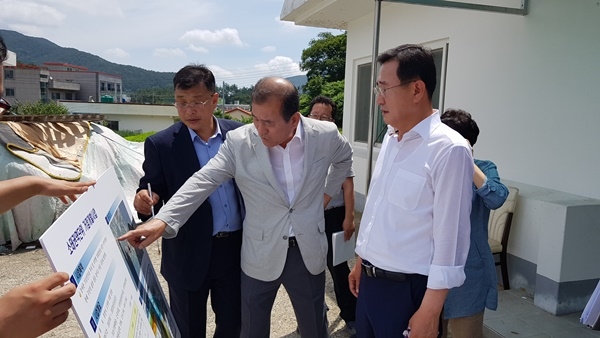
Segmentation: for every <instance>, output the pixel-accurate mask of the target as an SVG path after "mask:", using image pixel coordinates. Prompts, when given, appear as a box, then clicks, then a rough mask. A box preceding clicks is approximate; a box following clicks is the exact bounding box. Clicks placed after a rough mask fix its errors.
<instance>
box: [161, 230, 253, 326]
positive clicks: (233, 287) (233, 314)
mask: <svg viewBox="0 0 600 338" xmlns="http://www.w3.org/2000/svg"><path fill="white" fill-rule="evenodd" d="M241 246H242V231H241V230H239V231H235V232H232V233H230V235H229V237H224V238H216V237H213V240H212V253H211V259H210V267H209V269H208V273H207V275H206V278H205V279H204V282H203V283H202V285H200V288H199V289H198V290H195V291H190V290H185V289H181V288H177V287H174V286H171V285H169V297H170V304H171V311H172V312H173V316H174V317H175V321H176V322H177V326H178V327H179V331H180V332H181V337H182V338H186V337H190V338H192V337H193V338H198V337H199V338H203V337H206V301H207V299H208V294H209V291H210V303H211V306H212V309H213V311H214V313H215V322H216V329H215V334H214V337H215V338H233V337H236V338H237V337H239V336H240V331H241V287H240V271H241V268H240V248H241Z"/></svg>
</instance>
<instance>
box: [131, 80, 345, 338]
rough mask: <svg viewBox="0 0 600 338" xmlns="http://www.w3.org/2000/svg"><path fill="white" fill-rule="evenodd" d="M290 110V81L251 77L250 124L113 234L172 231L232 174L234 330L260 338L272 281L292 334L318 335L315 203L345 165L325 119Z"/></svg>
mask: <svg viewBox="0 0 600 338" xmlns="http://www.w3.org/2000/svg"><path fill="white" fill-rule="evenodd" d="M298 110H299V97H298V91H297V89H296V88H295V87H294V85H293V84H292V83H290V82H289V81H287V80H285V79H281V78H273V77H269V78H263V79H261V80H259V81H258V83H257V84H256V86H255V87H254V91H253V93H252V115H253V118H254V121H253V125H247V126H244V127H240V128H238V129H236V130H233V131H230V132H229V133H228V134H227V140H226V141H225V143H224V144H223V145H222V146H221V148H220V150H219V152H218V154H217V155H216V156H215V157H213V159H212V160H211V161H210V162H208V164H207V165H205V166H204V167H203V168H202V169H201V170H199V171H198V172H196V173H195V174H194V175H193V176H192V177H191V178H190V179H188V181H187V182H186V183H185V184H184V185H183V186H182V187H181V188H180V189H179V191H178V192H177V193H176V194H175V195H174V196H173V197H171V199H170V200H169V202H168V203H167V204H166V205H165V206H164V207H163V208H162V209H161V210H160V213H158V214H157V215H156V217H155V218H154V219H153V220H151V221H149V222H147V223H144V224H142V225H140V226H139V227H138V228H137V229H135V230H132V231H130V232H128V233H127V234H125V235H123V236H122V237H121V238H120V240H125V239H127V240H128V241H129V242H130V243H131V244H132V245H134V246H136V247H139V248H144V247H147V246H148V245H150V244H151V243H152V242H154V241H155V240H156V239H158V238H159V237H161V236H163V237H165V238H172V237H175V236H177V232H178V230H179V228H180V227H181V226H182V225H183V224H184V223H185V222H186V220H187V219H188V218H189V217H190V215H191V214H192V213H193V212H194V211H195V210H196V208H198V206H199V205H200V204H201V203H202V202H203V201H204V200H205V199H206V198H207V197H208V196H209V195H210V193H211V192H212V191H214V190H215V189H217V187H218V186H219V185H220V184H221V183H222V182H223V181H225V180H227V179H230V178H234V179H235V181H236V183H237V185H238V187H239V189H240V192H241V194H242V196H243V198H244V202H245V204H246V218H245V219H244V223H243V242H242V253H241V266H242V335H241V336H242V337H252V338H260V337H269V331H270V318H271V309H272V307H273V302H274V300H275V296H276V295H277V290H278V289H279V287H280V285H282V284H283V286H284V287H285V288H286V290H287V292H288V294H289V296H290V299H291V301H292V306H293V307H294V312H295V313H296V318H297V321H298V326H299V329H300V333H301V334H302V336H306V337H327V326H326V323H325V314H324V311H323V304H324V290H325V266H326V258H327V239H326V237H325V222H324V218H323V206H324V205H326V204H327V203H329V200H330V199H331V196H334V195H335V194H336V193H337V192H338V191H339V190H340V187H341V186H342V182H343V181H344V179H345V178H346V173H347V172H348V170H349V169H350V168H351V166H352V149H351V147H350V145H349V144H348V141H347V140H346V139H345V138H344V137H343V136H341V135H340V133H339V132H338V131H337V128H336V126H335V124H333V123H327V122H321V121H315V120H311V119H307V118H304V117H302V116H301V115H300V113H299V112H298ZM330 165H331V166H332V168H333V169H332V171H331V172H330V173H329V175H328V174H327V171H328V169H329V166H330ZM326 178H327V182H325V181H326Z"/></svg>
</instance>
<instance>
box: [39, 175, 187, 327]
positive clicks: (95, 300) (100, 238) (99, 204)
mask: <svg viewBox="0 0 600 338" xmlns="http://www.w3.org/2000/svg"><path fill="white" fill-rule="evenodd" d="M134 227H135V222H134V220H133V215H132V213H131V212H130V211H129V208H128V207H127V202H126V199H125V197H124V195H123V189H122V187H121V185H120V183H119V180H118V178H117V175H116V173H115V170H114V168H112V167H111V168H109V169H108V170H106V171H105V172H104V173H103V174H102V176H101V177H100V178H98V179H97V183H96V185H95V186H94V187H90V189H89V190H88V192H86V193H84V194H83V195H81V196H80V197H79V198H78V199H77V201H75V202H74V203H73V205H71V206H70V207H69V209H67V210H66V211H65V212H64V213H63V214H62V215H61V216H60V217H59V218H58V219H57V220H56V222H54V224H52V226H51V227H50V228H49V229H48V230H47V231H46V232H45V233H44V234H43V235H42V237H40V243H41V244H42V247H43V248H44V251H45V252H46V256H47V257H48V260H49V261H50V264H51V265H52V268H53V269H54V271H64V272H67V273H68V274H69V275H70V281H71V283H73V284H75V285H76V287H77V292H76V294H75V295H74V296H73V297H72V300H73V311H74V312H75V315H76V317H77V320H78V321H79V325H80V326H81V329H82V330H83V333H84V334H85V335H86V336H87V337H132V338H133V337H136V338H137V337H175V338H177V337H180V333H179V330H178V329H177V325H176V324H175V320H174V318H173V315H172V313H171V311H170V309H169V306H168V304H167V300H166V297H165V295H164V293H163V291H162V288H161V286H160V283H159V281H158V278H157V275H156V272H155V271H154V268H153V266H152V262H151V261H150V257H149V256H148V253H147V252H146V250H138V249H135V248H134V247H132V246H131V245H129V243H128V242H127V241H123V242H119V241H117V240H116V238H117V237H119V236H121V235H122V234H124V233H125V232H127V231H128V230H129V229H133V228H134Z"/></svg>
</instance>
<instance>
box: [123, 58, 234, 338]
mask: <svg viewBox="0 0 600 338" xmlns="http://www.w3.org/2000/svg"><path fill="white" fill-rule="evenodd" d="M173 85H174V89H175V107H176V109H177V113H178V115H179V119H180V120H181V121H180V122H178V123H175V124H174V125H172V126H171V127H169V128H167V129H165V130H162V131H160V132H158V133H156V134H155V135H152V136H150V137H149V138H148V139H146V142H145V144H144V154H145V159H144V164H143V169H144V176H143V177H142V178H141V179H140V186H139V189H138V192H137V194H136V196H135V199H134V207H135V209H136V211H137V212H138V214H139V216H140V218H141V219H142V220H147V219H149V218H150V217H151V215H153V212H158V210H160V208H161V206H162V205H163V203H166V202H167V201H169V199H170V198H171V197H172V196H173V195H174V194H175V192H176V191H177V190H178V189H179V188H180V187H181V186H182V185H183V183H185V181H186V180H187V179H188V178H190V177H191V176H192V175H193V174H194V173H195V172H196V171H198V170H200V168H201V167H204V166H205V165H206V164H207V163H208V162H209V160H210V159H211V158H212V157H214V156H215V155H216V154H217V152H218V150H219V148H220V147H221V145H222V144H223V142H224V141H225V138H226V136H227V133H228V132H229V131H231V130H233V129H235V128H237V127H239V126H241V125H242V124H241V123H238V122H235V121H231V120H225V119H217V118H215V117H214V116H213V112H214V110H215V108H216V106H217V102H218V98H219V94H218V93H217V92H216V84H215V77H214V75H213V73H212V72H211V71H210V70H209V69H208V68H206V67H205V66H203V65H189V66H186V67H183V68H182V69H181V70H179V71H178V72H177V73H176V74H175V77H174V79H173ZM148 187H151V188H150V189H148ZM150 191H151V193H150ZM152 208H154V210H152ZM243 208H244V205H243V201H242V199H241V195H240V194H239V191H238V189H237V186H236V185H235V183H234V181H233V180H231V179H230V180H227V181H225V182H224V183H223V184H221V185H220V186H218V187H217V188H216V190H215V191H214V192H212V193H211V195H210V196H209V198H208V199H207V200H206V201H205V202H204V203H202V204H201V205H200V207H199V208H198V209H197V210H196V211H195V212H194V213H193V214H192V216H191V217H190V218H189V220H188V221H187V222H186V223H185V224H186V225H187V226H184V227H182V229H181V231H180V233H179V236H177V237H174V238H171V239H163V241H162V245H163V253H162V261H161V273H162V275H163V276H164V277H165V279H166V281H167V282H168V284H169V298H170V306H171V310H172V312H173V316H174V317H175V320H176V322H177V325H178V327H179V331H180V332H181V334H182V337H194V338H196V337H205V336H206V312H207V305H206V304H207V298H208V294H209V292H210V295H211V306H212V308H213V310H214V312H215V321H216V329H215V333H214V337H239V335H240V330H241V305H240V302H241V300H240V292H241V291H240V273H241V268H240V249H241V244H242V230H241V229H242V220H243Z"/></svg>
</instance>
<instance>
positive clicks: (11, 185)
mask: <svg viewBox="0 0 600 338" xmlns="http://www.w3.org/2000/svg"><path fill="white" fill-rule="evenodd" d="M2 46H4V44H3V42H2V40H1V39H0V48H2ZM0 52H2V49H0ZM0 57H2V55H0ZM1 79H3V77H1V76H0V81H1ZM1 87H2V82H0V88H1ZM94 183H95V182H94V181H90V182H65V181H59V180H53V179H49V178H42V177H37V176H23V177H19V178H14V179H11V180H7V181H1V182H0V214H2V213H4V212H6V211H8V210H10V209H12V208H13V207H15V206H16V205H17V204H19V203H21V202H23V201H25V200H26V199H28V198H30V197H33V196H36V195H41V196H53V197H59V198H60V199H61V200H62V201H63V202H64V203H67V199H70V200H72V201H74V200H75V195H77V194H82V193H84V192H86V191H87V189H88V187H89V186H90V185H93V184H94ZM68 280H69V275H68V274H66V273H64V272H56V273H53V274H52V275H50V276H48V277H46V278H44V279H42V280H39V281H37V282H34V283H31V284H27V285H22V286H18V287H16V288H14V289H12V290H10V291H8V292H7V293H6V294H5V295H3V296H2V297H0V332H1V333H2V336H3V337H4V336H5V337H37V336H39V335H41V334H43V333H45V332H48V331H50V330H52V329H54V328H55V327H57V326H58V325H60V324H62V323H64V321H65V320H67V316H68V314H69V312H68V311H69V309H70V308H71V297H72V296H73V295H74V294H75V286H74V285H72V284H66V285H64V284H65V283H66V282H67V281H68ZM63 285H64V286H63Z"/></svg>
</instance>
